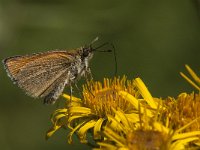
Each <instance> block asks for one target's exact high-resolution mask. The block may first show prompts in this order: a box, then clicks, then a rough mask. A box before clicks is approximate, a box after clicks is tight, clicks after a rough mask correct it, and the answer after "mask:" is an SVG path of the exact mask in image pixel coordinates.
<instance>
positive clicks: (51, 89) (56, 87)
mask: <svg viewBox="0 0 200 150" xmlns="http://www.w3.org/2000/svg"><path fill="white" fill-rule="evenodd" d="M97 40H98V37H97V38H95V39H94V40H93V41H92V42H91V43H90V44H89V46H83V47H80V48H77V49H75V50H69V51H66V50H55V51H48V52H44V53H36V54H32V55H25V56H14V57H9V58H6V59H5V60H3V64H4V66H5V69H6V71H7V73H8V76H9V77H10V78H11V79H12V81H13V82H14V83H16V84H17V85H18V86H19V87H20V88H21V89H23V90H24V91H25V92H26V93H27V94H28V95H30V96H32V97H35V98H39V97H41V98H44V103H46V104H53V103H55V101H56V100H57V99H58V97H59V96H60V95H61V94H62V92H63V90H64V87H65V85H66V86H71V84H73V83H74V82H75V81H76V80H78V79H79V78H80V77H82V76H86V75H87V74H88V75H89V74H90V68H89V61H90V60H91V58H92V57H93V52H94V51H96V50H97V49H98V48H100V47H102V46H104V45H106V44H107V43H104V44H102V45H100V46H99V47H97V48H92V44H93V43H94V42H95V41H97ZM110 51H111V50H107V52H110Z"/></svg>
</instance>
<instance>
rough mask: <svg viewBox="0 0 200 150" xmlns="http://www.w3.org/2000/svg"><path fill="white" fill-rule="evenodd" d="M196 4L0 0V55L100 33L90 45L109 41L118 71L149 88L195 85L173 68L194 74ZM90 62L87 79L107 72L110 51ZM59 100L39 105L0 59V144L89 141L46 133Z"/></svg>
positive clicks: (175, 90) (74, 42)
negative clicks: (7, 71) (114, 53)
mask: <svg viewBox="0 0 200 150" xmlns="http://www.w3.org/2000/svg"><path fill="white" fill-rule="evenodd" d="M199 4H200V1H199V0H168V1H160V0H151V1H149V0H127V1H118V0H110V1H107V0H101V1H95V0H85V1H78V0H77V1H72V0H71V1H70V0H0V59H1V60H2V59H3V58H6V57H9V56H13V55H24V54H31V53H35V52H43V51H47V50H54V49H71V48H77V47H80V46H82V45H85V44H87V43H90V42H91V41H92V40H93V39H94V38H95V37H96V36H99V38H100V40H99V41H98V42H96V43H95V45H96V46H98V45H100V44H102V43H104V42H111V43H113V44H114V45H115V49H116V51H117V63H118V75H123V74H125V75H127V76H128V78H129V79H132V78H134V77H137V76H139V77H141V78H142V79H143V81H144V82H145V83H146V85H147V86H148V88H149V90H150V91H151V93H152V95H153V96H157V97H163V98H165V97H167V96H177V95H178V94H179V93H180V92H191V91H193V90H194V89H193V88H192V87H191V86H190V85H189V84H188V83H186V81H185V80H183V79H182V78H181V77H180V75H179V72H180V71H184V72H186V71H185V68H184V64H189V65H190V66H191V67H192V68H193V69H194V70H195V71H197V73H199V74H200V64H199V58H200V11H199V8H200V7H199ZM90 66H91V69H92V72H93V75H94V79H96V80H102V79H103V77H112V76H113V74H114V71H115V69H114V66H115V61H114V57H113V54H111V53H96V54H95V56H94V58H93V60H92V62H91V65H90ZM80 82H81V83H83V82H84V80H82V81H80ZM79 86H80V85H79ZM66 92H68V90H67V88H66ZM60 101H63V99H62V98H60ZM58 105H59V103H58V104H56V105H53V106H46V105H43V104H42V101H41V100H33V98H30V97H28V96H26V95H25V94H24V92H22V90H21V89H19V88H18V87H16V86H15V85H13V84H12V82H11V81H10V79H9V78H8V77H7V75H6V72H5V70H4V69H3V65H2V64H1V65H0V149H2V150H13V149H15V150H18V149H20V150H23V149H29V150H36V149H37V150H44V149H48V150H54V149H67V148H71V149H90V148H89V147H88V146H85V145H81V144H80V143H78V141H76V142H75V144H73V145H68V144H67V142H66V139H67V137H66V135H67V131H66V130H60V131H58V132H57V133H56V134H55V135H54V136H53V137H52V138H50V140H48V141H46V140H45V138H44V137H45V133H46V131H47V130H48V129H49V127H50V126H51V123H50V120H49V118H50V114H51V113H52V112H53V110H55V109H56V108H57V107H58ZM74 139H75V140H76V137H74Z"/></svg>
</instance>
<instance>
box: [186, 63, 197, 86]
mask: <svg viewBox="0 0 200 150" xmlns="http://www.w3.org/2000/svg"><path fill="white" fill-rule="evenodd" d="M185 67H186V69H187V70H188V72H189V73H190V75H191V76H192V77H193V79H194V80H195V81H196V82H197V83H199V84H200V78H199V77H198V76H197V74H196V73H195V72H194V71H193V70H192V69H191V68H190V67H189V66H188V65H185Z"/></svg>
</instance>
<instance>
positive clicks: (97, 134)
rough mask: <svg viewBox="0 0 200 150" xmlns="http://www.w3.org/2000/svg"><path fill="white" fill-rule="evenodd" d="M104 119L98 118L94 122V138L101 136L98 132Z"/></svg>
mask: <svg viewBox="0 0 200 150" xmlns="http://www.w3.org/2000/svg"><path fill="white" fill-rule="evenodd" d="M104 121H105V119H104V118H100V119H98V120H97V122H96V123H95V126H94V129H93V130H94V131H93V133H94V139H95V140H96V139H100V138H101V135H100V134H99V133H100V131H101V127H102V124H103V122H104Z"/></svg>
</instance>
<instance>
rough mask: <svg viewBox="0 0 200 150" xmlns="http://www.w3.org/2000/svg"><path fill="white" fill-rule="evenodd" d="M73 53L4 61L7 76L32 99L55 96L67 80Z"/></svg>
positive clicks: (57, 52) (47, 53)
mask: <svg viewBox="0 0 200 150" xmlns="http://www.w3.org/2000/svg"><path fill="white" fill-rule="evenodd" d="M73 61H74V56H73V53H70V52H67V51H51V52H46V53H39V54H33V55H28V56H16V57H10V58H7V59H5V60H4V65H5V67H6V70H7V72H8V74H9V76H10V77H11V78H12V80H13V81H14V82H15V83H17V84H18V86H19V87H20V88H22V89H23V90H25V91H26V93H27V94H28V95H30V96H32V97H46V96H47V97H49V98H51V96H52V97H53V96H54V97H55V98H57V97H56V96H57V95H59V94H60V92H62V90H63V88H64V86H65V84H66V83H67V82H68V80H69V76H68V74H69V72H70V67H71V64H72V63H73Z"/></svg>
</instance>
